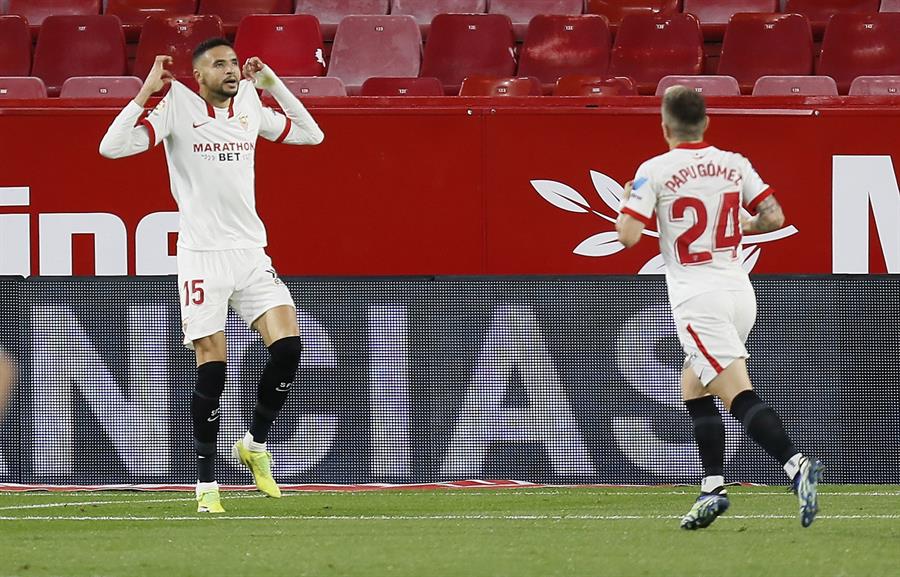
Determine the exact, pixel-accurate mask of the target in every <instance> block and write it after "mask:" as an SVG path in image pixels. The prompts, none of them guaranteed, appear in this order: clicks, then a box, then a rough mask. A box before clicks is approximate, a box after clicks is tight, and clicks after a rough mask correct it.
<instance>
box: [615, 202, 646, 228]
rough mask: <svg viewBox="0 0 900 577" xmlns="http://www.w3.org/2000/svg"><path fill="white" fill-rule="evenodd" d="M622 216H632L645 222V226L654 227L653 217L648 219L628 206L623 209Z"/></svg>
mask: <svg viewBox="0 0 900 577" xmlns="http://www.w3.org/2000/svg"><path fill="white" fill-rule="evenodd" d="M622 214H627V215H628V216H632V217H634V218H636V219H638V220H639V221H641V222H643V223H644V225H645V226H653V219H652V218H651V217H646V216H644V215H643V214H641V213H639V212H638V211H636V210H634V209H633V208H628V207H627V206H626V207H625V208H623V209H622Z"/></svg>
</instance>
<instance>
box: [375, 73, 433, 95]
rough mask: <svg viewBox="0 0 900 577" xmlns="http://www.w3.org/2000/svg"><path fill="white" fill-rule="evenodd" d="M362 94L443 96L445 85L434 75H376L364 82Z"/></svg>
mask: <svg viewBox="0 0 900 577" xmlns="http://www.w3.org/2000/svg"><path fill="white" fill-rule="evenodd" d="M359 94H360V96H443V95H444V85H443V84H441V81H440V80H439V79H437V78H434V77H433V76H420V77H418V78H386V77H374V78H369V79H368V80H366V81H365V82H363V85H362V88H361V89H360V93H359Z"/></svg>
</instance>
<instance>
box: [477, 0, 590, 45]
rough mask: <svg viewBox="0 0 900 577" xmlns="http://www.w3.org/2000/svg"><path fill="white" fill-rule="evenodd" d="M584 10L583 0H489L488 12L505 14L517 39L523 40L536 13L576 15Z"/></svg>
mask: <svg viewBox="0 0 900 577" xmlns="http://www.w3.org/2000/svg"><path fill="white" fill-rule="evenodd" d="M583 11H584V1H583V0H531V1H529V2H523V1H522V0H491V2H490V4H488V14H506V15H507V16H509V19H510V20H512V23H513V32H515V33H516V39H517V40H523V39H524V38H525V33H526V31H527V30H528V23H529V22H531V19H532V18H534V17H535V16H537V15H538V14H553V15H564V16H576V15H578V14H581V13H582V12H583Z"/></svg>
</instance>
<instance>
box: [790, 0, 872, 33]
mask: <svg viewBox="0 0 900 577" xmlns="http://www.w3.org/2000/svg"><path fill="white" fill-rule="evenodd" d="M880 4H881V1H880V0H785V4H784V11H785V12H786V13H789V14H803V15H804V16H806V17H807V18H809V21H810V23H811V24H812V27H813V33H815V34H816V35H817V36H818V35H820V34H821V33H822V31H824V30H825V26H826V25H827V24H828V20H829V19H830V18H831V16H832V15H834V14H874V13H876V12H878V9H879V7H880Z"/></svg>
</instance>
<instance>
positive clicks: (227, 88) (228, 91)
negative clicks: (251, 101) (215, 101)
mask: <svg viewBox="0 0 900 577" xmlns="http://www.w3.org/2000/svg"><path fill="white" fill-rule="evenodd" d="M239 86H240V80H235V81H234V88H231V85H229V84H227V83H226V82H225V81H222V84H220V85H219V87H218V89H217V90H216V92H217V93H218V94H219V96H222V97H224V98H231V97H232V96H234V95H235V94H237V93H238V87H239Z"/></svg>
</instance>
